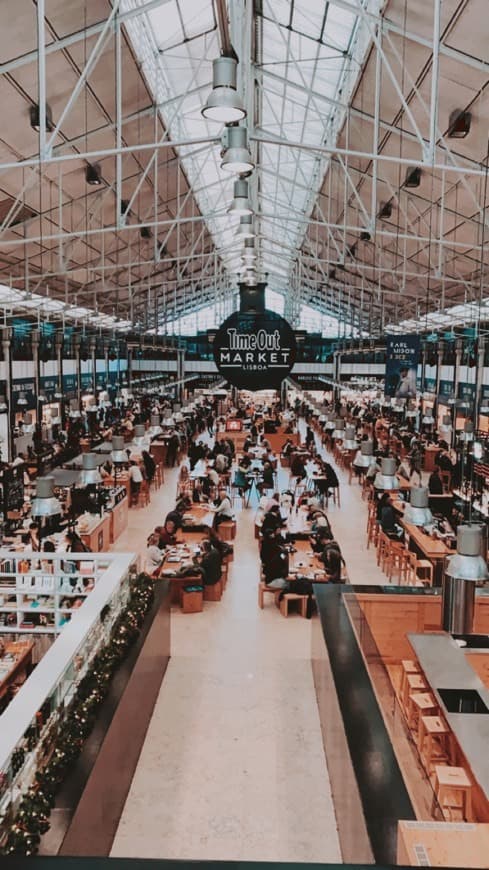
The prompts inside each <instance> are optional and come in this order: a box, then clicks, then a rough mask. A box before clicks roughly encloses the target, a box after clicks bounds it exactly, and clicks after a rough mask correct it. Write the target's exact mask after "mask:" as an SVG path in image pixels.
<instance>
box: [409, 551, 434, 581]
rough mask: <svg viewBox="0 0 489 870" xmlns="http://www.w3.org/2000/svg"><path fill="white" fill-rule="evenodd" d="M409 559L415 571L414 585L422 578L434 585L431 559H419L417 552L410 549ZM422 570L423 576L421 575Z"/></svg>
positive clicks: (412, 569) (413, 571)
mask: <svg viewBox="0 0 489 870" xmlns="http://www.w3.org/2000/svg"><path fill="white" fill-rule="evenodd" d="M409 561H410V567H411V571H412V573H413V577H412V581H413V585H416V581H417V580H421V581H422V582H423V584H425V583H429V585H430V586H433V563H432V562H430V560H429V559H418V556H417V554H416V553H413V552H411V551H409ZM420 571H421V573H422V574H423V575H424V576H423V577H420V573H419V572H420Z"/></svg>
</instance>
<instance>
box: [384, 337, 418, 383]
mask: <svg viewBox="0 0 489 870" xmlns="http://www.w3.org/2000/svg"><path fill="white" fill-rule="evenodd" d="M419 351H420V339H419V335H410V334H409V335H389V336H387V346H386V363H385V395H386V396H391V397H395V398H396V399H412V398H414V397H415V396H416V381H417V371H418V362H419Z"/></svg>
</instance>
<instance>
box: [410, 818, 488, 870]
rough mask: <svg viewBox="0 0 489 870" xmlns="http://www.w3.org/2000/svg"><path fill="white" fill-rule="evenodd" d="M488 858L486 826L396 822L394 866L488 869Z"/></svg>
mask: <svg viewBox="0 0 489 870" xmlns="http://www.w3.org/2000/svg"><path fill="white" fill-rule="evenodd" d="M423 853H424V854H423ZM425 855H426V859H425ZM488 856H489V825H486V824H482V825H467V824H463V823H456V822H455V823H453V822H452V823H449V822H437V823H436V824H434V823H433V822H401V821H400V822H399V825H398V832H397V863H398V864H400V865H402V866H410V867H420V866H425V867H487V865H488Z"/></svg>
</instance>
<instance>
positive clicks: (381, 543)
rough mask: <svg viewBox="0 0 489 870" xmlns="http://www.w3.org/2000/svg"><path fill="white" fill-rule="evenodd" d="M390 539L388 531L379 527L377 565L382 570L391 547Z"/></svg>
mask: <svg viewBox="0 0 489 870" xmlns="http://www.w3.org/2000/svg"><path fill="white" fill-rule="evenodd" d="M389 543H390V540H389V538H388V537H387V535H386V533H385V532H383V531H382V529H381V528H380V529H379V534H378V538H377V565H378V566H379V568H381V570H383V569H384V562H385V559H386V557H387V550H388V548H389Z"/></svg>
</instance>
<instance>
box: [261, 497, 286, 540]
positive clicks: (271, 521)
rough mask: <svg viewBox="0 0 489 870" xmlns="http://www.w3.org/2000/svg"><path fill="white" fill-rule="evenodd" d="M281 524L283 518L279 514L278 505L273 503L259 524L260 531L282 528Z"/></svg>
mask: <svg viewBox="0 0 489 870" xmlns="http://www.w3.org/2000/svg"><path fill="white" fill-rule="evenodd" d="M282 526H283V520H282V517H281V515H280V506H279V505H276V504H274V505H272V507H271V508H270V510H268V511H267V512H266V513H265V516H264V517H263V523H262V526H261V529H262V532H263V533H265V532H267V531H269V530H272V531H277V530H278V529H280V528H282Z"/></svg>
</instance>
